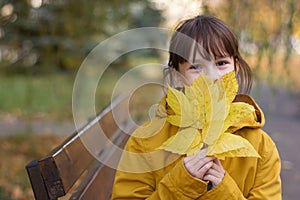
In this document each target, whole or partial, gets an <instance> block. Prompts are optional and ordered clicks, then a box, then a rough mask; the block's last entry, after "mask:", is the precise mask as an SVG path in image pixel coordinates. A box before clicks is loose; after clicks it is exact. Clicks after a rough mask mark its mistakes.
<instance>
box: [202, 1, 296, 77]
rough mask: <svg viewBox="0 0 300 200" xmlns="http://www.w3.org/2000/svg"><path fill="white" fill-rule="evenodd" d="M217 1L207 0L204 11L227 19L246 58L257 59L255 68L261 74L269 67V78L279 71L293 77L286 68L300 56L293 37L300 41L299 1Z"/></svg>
mask: <svg viewBox="0 0 300 200" xmlns="http://www.w3.org/2000/svg"><path fill="white" fill-rule="evenodd" d="M215 2H216V1H208V0H204V1H203V3H204V5H203V8H204V11H205V12H206V13H210V14H214V15H216V16H218V17H220V18H221V19H224V21H225V22H227V23H228V24H229V25H230V27H232V28H233V30H234V31H235V32H236V34H237V35H238V36H239V39H240V43H241V50H242V51H243V52H244V53H245V55H249V56H251V57H252V58H253V57H254V58H256V61H255V66H253V67H254V69H255V70H257V71H260V70H262V67H265V68H267V70H268V74H269V75H272V74H273V72H274V71H275V70H277V71H281V72H282V73H281V75H282V74H284V73H286V76H289V73H290V72H289V68H288V67H286V66H287V64H288V61H289V58H290V56H291V55H292V53H293V52H295V53H297V52H296V49H295V46H294V45H293V38H295V37H296V38H297V39H298V41H299V40H300V39H299V38H300V32H299V28H298V27H299V26H298V25H299V20H300V4H299V2H298V0H286V1H281V0H262V1H248V0H240V1H235V0H225V1H218V3H217V4H216V3H215ZM297 24H298V25H297ZM294 43H295V42H294ZM299 43H300V41H299ZM299 52H300V51H299ZM299 52H298V53H299ZM279 57H280V58H281V64H280V65H279V63H278V58H279ZM275 58H276V59H275ZM263 62H264V63H263ZM274 62H275V63H274ZM279 66H281V69H279ZM282 67H284V70H283V69H282ZM275 68H277V69H275Z"/></svg>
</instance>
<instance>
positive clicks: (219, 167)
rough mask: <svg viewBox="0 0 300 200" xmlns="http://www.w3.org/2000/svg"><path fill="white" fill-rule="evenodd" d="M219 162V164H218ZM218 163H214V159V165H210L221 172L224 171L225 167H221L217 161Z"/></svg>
mask: <svg viewBox="0 0 300 200" xmlns="http://www.w3.org/2000/svg"><path fill="white" fill-rule="evenodd" d="M218 164H220V165H218ZM218 164H216V162H215V161H214V165H213V166H212V168H213V169H215V170H217V171H219V172H221V173H222V174H224V173H225V169H224V168H223V166H222V164H221V163H220V162H219V163H218Z"/></svg>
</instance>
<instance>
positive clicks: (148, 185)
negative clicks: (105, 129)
mask: <svg viewBox="0 0 300 200" xmlns="http://www.w3.org/2000/svg"><path fill="white" fill-rule="evenodd" d="M180 34H185V35H187V36H189V37H190V38H193V39H194V41H196V43H195V42H194V43H193V42H192V43H191V42H186V41H184V40H183V39H182V37H179V35H180ZM199 45H200V46H201V49H203V50H205V52H206V53H204V51H202V50H201V49H200V50H199V48H198V46H199ZM196 50H197V51H196ZM175 52H176V53H175ZM178 52H179V53H178ZM195 52H198V53H199V52H200V54H201V56H200V57H202V58H203V57H204V58H205V59H202V60H206V61H207V62H208V61H209V62H212V63H213V65H208V66H207V67H202V66H199V65H198V64H197V63H198V62H197V61H196V60H197V55H196V54H195ZM168 67H169V68H170V69H175V70H176V71H178V72H179V73H180V74H181V75H182V76H183V77H184V78H185V80H186V81H185V82H186V84H188V85H191V84H192V82H193V80H194V79H195V78H197V77H198V76H199V75H200V74H201V73H202V72H204V73H205V74H207V75H208V76H209V77H211V78H213V79H218V78H221V77H222V76H223V75H225V74H227V73H229V72H231V71H233V70H235V72H236V78H237V81H238V83H239V94H238V95H236V98H235V100H234V101H240V102H246V103H248V104H251V105H252V106H253V107H254V108H255V114H254V115H253V116H251V117H248V118H247V120H243V121H242V122H241V123H239V124H237V125H236V126H233V127H231V128H232V130H234V133H233V134H236V135H239V136H241V137H243V138H245V139H247V140H248V141H249V142H250V143H251V144H252V146H253V147H254V148H255V150H256V151H257V152H258V154H259V155H260V157H261V158H254V157H234V158H226V159H225V160H222V161H220V160H218V159H217V158H215V157H203V156H201V155H200V154H201V152H200V153H199V154H198V155H194V156H176V155H173V154H172V153H168V152H163V150H162V151H160V152H159V153H157V148H158V147H160V146H161V145H162V144H163V142H165V141H166V140H167V139H168V138H169V137H171V136H172V135H174V134H176V132H177V131H178V127H175V126H173V125H171V124H170V123H168V122H164V123H163V126H162V127H159V126H157V124H159V120H160V118H162V117H163V116H166V115H167V114H168V113H169V112H172V110H171V109H170V108H169V107H168V105H167V103H166V101H165V99H163V100H162V101H161V102H160V105H159V106H158V108H157V112H156V118H154V119H153V120H152V122H151V123H147V124H145V125H144V126H142V127H141V128H139V129H137V130H136V131H135V133H134V134H133V135H132V136H131V138H130V139H129V141H128V143H127V145H126V147H125V150H126V151H127V152H132V155H141V156H130V155H129V156H128V155H127V156H126V155H123V156H122V158H121V161H120V166H121V167H119V170H118V171H117V173H116V177H115V182H114V188H113V194H112V199H180V200H183V199H231V200H234V199H272V200H274V199H276V200H277V199H281V181H280V158H279V155H278V151H277V148H276V146H275V144H274V142H273V141H272V139H271V138H270V137H269V136H268V135H267V134H266V133H265V132H263V131H262V130H261V127H262V126H263V125H264V123H265V119H264V115H263V113H262V111H261V109H260V108H259V107H258V106H257V104H256V103H255V102H254V101H253V100H252V99H251V98H250V97H249V96H248V94H249V92H250V89H251V83H252V82H251V81H252V79H251V70H250V67H249V66H248V64H247V63H246V62H245V61H244V59H243V58H242V56H241V55H240V53H239V49H238V41H237V39H236V37H235V36H234V34H233V32H232V31H231V30H230V29H229V28H228V26H227V25H226V24H225V23H224V22H222V21H221V20H219V19H217V18H215V17H213V16H203V15H201V16H197V17H194V18H192V19H188V20H185V21H183V22H182V23H180V24H179V25H178V26H177V28H176V32H175V33H174V34H173V36H172V38H171V43H170V57H169V63H168ZM154 152H155V153H154ZM122 166H123V167H122ZM124 166H126V167H124Z"/></svg>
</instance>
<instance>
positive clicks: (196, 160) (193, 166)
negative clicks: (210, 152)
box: [183, 152, 225, 188]
mask: <svg viewBox="0 0 300 200" xmlns="http://www.w3.org/2000/svg"><path fill="white" fill-rule="evenodd" d="M201 157H202V156H201V152H200V153H199V154H197V155H195V156H187V157H185V158H184V159H183V161H184V166H185V168H186V170H187V171H188V172H189V173H190V174H191V175H192V176H194V177H196V178H199V179H201V180H205V181H210V182H211V183H212V186H213V188H215V187H216V186H217V185H219V184H220V183H221V182H222V180H223V178H224V175H225V170H224V168H223V166H222V164H221V163H220V161H219V160H218V159H217V158H215V157H204V158H201Z"/></svg>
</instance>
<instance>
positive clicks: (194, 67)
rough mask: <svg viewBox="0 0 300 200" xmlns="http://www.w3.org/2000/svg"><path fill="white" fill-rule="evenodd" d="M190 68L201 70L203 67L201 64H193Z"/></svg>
mask: <svg viewBox="0 0 300 200" xmlns="http://www.w3.org/2000/svg"><path fill="white" fill-rule="evenodd" d="M190 69H195V70H199V69H201V66H200V65H192V66H191V67H190Z"/></svg>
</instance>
